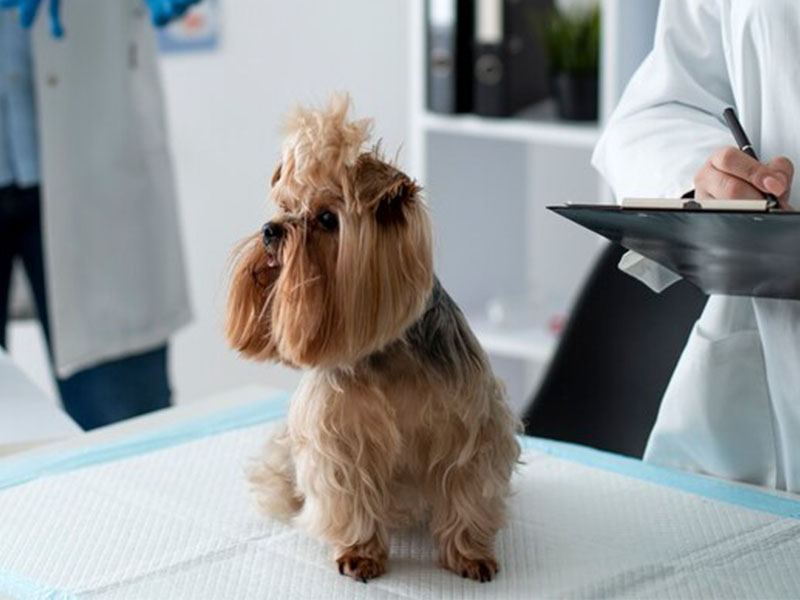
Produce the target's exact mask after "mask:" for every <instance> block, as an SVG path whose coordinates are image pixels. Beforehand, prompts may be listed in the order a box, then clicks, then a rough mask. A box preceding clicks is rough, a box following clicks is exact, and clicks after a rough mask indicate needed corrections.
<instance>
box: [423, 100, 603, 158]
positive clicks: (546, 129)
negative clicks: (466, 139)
mask: <svg viewBox="0 0 800 600" xmlns="http://www.w3.org/2000/svg"><path fill="white" fill-rule="evenodd" d="M554 113H555V110H554V107H553V104H552V102H550V101H547V102H542V103H540V104H537V105H536V106H534V107H532V108H531V109H528V110H526V111H525V112H523V113H520V114H518V115H516V116H514V117H507V118H499V117H480V116H477V115H469V114H465V115H446V114H438V113H431V112H427V111H426V112H423V114H422V116H421V119H420V120H421V125H422V127H423V129H425V130H426V131H433V132H438V133H447V134H452V135H465V136H472V137H482V138H490V139H500V140H510V141H521V142H532V143H540V144H550V145H554V146H566V147H570V148H583V149H587V150H590V149H592V148H594V146H595V144H596V143H597V140H598V138H599V137H600V127H599V125H598V124H597V123H596V122H590V123H581V122H570V121H563V120H559V119H558V118H556V117H555V116H554Z"/></svg>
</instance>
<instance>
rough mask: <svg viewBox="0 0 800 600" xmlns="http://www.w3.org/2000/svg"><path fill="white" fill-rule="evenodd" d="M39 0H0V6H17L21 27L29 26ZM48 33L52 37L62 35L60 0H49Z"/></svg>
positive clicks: (34, 17) (37, 10)
mask: <svg viewBox="0 0 800 600" xmlns="http://www.w3.org/2000/svg"><path fill="white" fill-rule="evenodd" d="M39 4H41V0H0V8H5V9H8V8H19V22H20V23H21V24H22V26H23V27H25V28H26V29H27V28H30V27H31V25H33V22H34V21H35V20H36V14H37V13H38V12H39ZM49 6H50V11H49V12H50V33H51V34H52V35H53V37H56V38H60V37H62V36H63V35H64V27H63V26H62V25H61V0H50V5H49Z"/></svg>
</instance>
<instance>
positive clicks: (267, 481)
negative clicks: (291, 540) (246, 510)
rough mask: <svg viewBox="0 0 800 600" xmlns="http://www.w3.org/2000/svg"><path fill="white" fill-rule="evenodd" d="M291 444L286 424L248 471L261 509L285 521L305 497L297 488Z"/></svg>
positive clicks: (273, 436) (277, 431) (301, 503)
mask: <svg viewBox="0 0 800 600" xmlns="http://www.w3.org/2000/svg"><path fill="white" fill-rule="evenodd" d="M290 444H291V443H290V440H289V434H288V431H287V429H286V425H285V424H284V425H281V426H280V428H279V429H277V430H276V431H275V432H274V434H273V435H272V437H271V438H270V439H269V441H267V443H266V445H265V446H264V449H263V451H262V452H261V455H260V456H259V457H258V458H257V459H256V460H255V461H254V462H253V463H252V464H251V465H250V468H249V469H248V472H247V478H248V480H249V481H250V486H251V489H252V491H253V493H254V495H255V499H256V503H257V504H258V507H259V509H260V510H261V512H263V513H264V514H265V515H267V516H270V517H275V518H277V519H281V520H284V521H288V520H289V519H291V518H292V517H293V516H294V515H296V514H297V513H298V512H299V511H300V509H301V508H302V507H303V500H304V498H303V495H302V494H301V493H300V492H298V490H297V484H296V479H295V467H294V460H293V458H292V452H291V445H290Z"/></svg>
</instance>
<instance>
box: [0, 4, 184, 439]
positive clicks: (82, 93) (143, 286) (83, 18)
mask: <svg viewBox="0 0 800 600" xmlns="http://www.w3.org/2000/svg"><path fill="white" fill-rule="evenodd" d="M24 3H25V2H24V1H23V2H22V4H24ZM15 13H16V11H15V10H14V11H9V10H0V19H2V26H1V27H0V46H2V55H0V109H1V110H0V141H2V143H0V205H1V206H3V207H5V208H4V211H5V212H3V211H0V228H2V229H3V231H2V234H0V332H2V331H3V330H4V329H5V319H6V310H5V305H6V300H7V297H8V277H9V275H8V272H9V271H10V262H11V260H12V259H14V258H15V257H16V258H21V259H22V262H23V264H24V265H25V268H26V271H27V275H28V278H29V280H30V282H31V284H32V285H31V287H32V289H33V291H34V295H35V297H36V305H37V311H38V313H39V317H40V320H41V321H42V324H43V325H44V328H45V333H46V335H47V340H48V344H49V348H50V353H51V358H52V361H53V365H54V369H55V372H56V375H57V382H58V387H59V392H60V395H61V399H62V402H63V404H64V406H65V408H66V410H67V412H68V413H69V414H70V415H71V416H72V417H73V418H74V419H75V420H76V421H77V422H78V423H79V424H80V425H81V426H82V427H84V428H85V429H89V428H93V427H97V426H100V425H104V424H106V423H109V422H112V421H116V420H119V419H122V418H127V417H130V416H134V415H137V414H140V413H142V412H145V411H149V410H153V409H156V408H162V407H164V406H167V405H169V403H170V389H169V383H168V378H167V367H166V361H167V342H168V340H169V337H170V336H171V335H172V334H173V333H174V332H175V331H176V330H177V329H178V328H180V327H181V326H183V325H184V324H186V323H187V322H188V321H189V320H190V317H191V311H190V307H189V300H188V294H187V285H186V279H185V275H184V268H183V255H182V248H181V238H180V232H179V225H178V215H177V208H176V201H175V191H174V184H173V173H172V165H171V160H170V154H169V148H168V140H167V133H166V126H165V122H164V114H163V112H164V109H163V106H162V93H161V88H160V80H159V73H158V66H157V54H156V46H155V39H154V34H153V28H152V25H151V23H150V21H149V19H148V10H147V5H146V4H144V3H143V1H142V0H114V1H113V2H97V1H95V0H70V1H69V2H65V3H64V6H63V15H62V20H63V23H64V27H65V29H66V35H65V36H64V37H63V38H60V39H56V38H55V37H54V36H52V35H51V34H50V27H49V26H48V22H47V19H46V18H39V19H37V21H36V23H35V24H34V27H33V30H32V31H31V32H30V37H28V36H29V34H28V31H27V30H23V29H22V28H21V27H20V26H19V25H18V23H17V21H16V17H17V15H16V14H15ZM22 14H24V10H23V11H22ZM9 49H10V50H12V51H13V52H9ZM0 341H2V335H0Z"/></svg>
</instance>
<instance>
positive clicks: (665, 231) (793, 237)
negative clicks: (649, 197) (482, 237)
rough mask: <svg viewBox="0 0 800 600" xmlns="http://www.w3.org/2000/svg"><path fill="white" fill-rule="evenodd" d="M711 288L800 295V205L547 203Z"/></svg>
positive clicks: (719, 291)
mask: <svg viewBox="0 0 800 600" xmlns="http://www.w3.org/2000/svg"><path fill="white" fill-rule="evenodd" d="M548 208H549V209H550V210H552V211H554V212H556V213H558V214H559V215H561V216H562V217H565V218H567V219H569V220H570V221H574V222H575V223H577V224H578V225H581V226H583V227H586V228H587V229H590V230H592V231H594V232H595V233H599V234H600V235H602V236H603V237H605V238H607V239H609V240H611V241H612V242H614V243H617V244H619V245H621V246H623V247H625V248H627V249H628V250H634V251H635V252H638V253H639V254H641V255H643V256H645V257H647V258H650V259H652V260H654V261H656V262H658V263H660V264H661V265H663V266H664V267H666V268H667V269H669V270H670V271H673V272H674V273H677V274H678V275H680V276H682V277H683V278H684V279H687V280H688V281H690V282H691V283H693V284H694V285H696V286H697V287H698V288H700V289H701V290H702V291H703V292H705V293H706V294H724V295H730V296H758V297H764V298H783V299H791V300H800V212H794V211H770V212H731V211H715V210H705V209H698V210H692V209H683V210H663V209H623V208H621V207H619V206H616V205H563V206H548Z"/></svg>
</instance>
